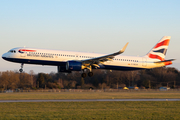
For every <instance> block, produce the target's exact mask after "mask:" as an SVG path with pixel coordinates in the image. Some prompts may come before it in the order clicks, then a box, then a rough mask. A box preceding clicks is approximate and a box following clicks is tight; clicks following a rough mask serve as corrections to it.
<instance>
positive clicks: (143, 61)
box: [142, 58, 147, 67]
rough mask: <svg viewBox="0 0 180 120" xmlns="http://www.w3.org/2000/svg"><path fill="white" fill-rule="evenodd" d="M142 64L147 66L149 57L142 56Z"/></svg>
mask: <svg viewBox="0 0 180 120" xmlns="http://www.w3.org/2000/svg"><path fill="white" fill-rule="evenodd" d="M142 66H143V67H146V66H147V58H142Z"/></svg>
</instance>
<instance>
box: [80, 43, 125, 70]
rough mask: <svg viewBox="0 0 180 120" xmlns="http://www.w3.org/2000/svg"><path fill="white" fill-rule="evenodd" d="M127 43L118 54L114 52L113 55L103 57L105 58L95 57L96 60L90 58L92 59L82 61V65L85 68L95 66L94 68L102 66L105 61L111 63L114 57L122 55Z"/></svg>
mask: <svg viewBox="0 0 180 120" xmlns="http://www.w3.org/2000/svg"><path fill="white" fill-rule="evenodd" d="M128 44H129V43H126V45H125V46H124V47H123V48H122V49H121V50H120V51H118V52H115V53H112V54H109V55H105V56H100V57H96V58H92V59H86V60H82V64H83V65H85V66H89V65H92V66H95V67H98V64H100V63H101V64H102V63H104V62H106V61H112V59H113V58H114V57H115V56H116V55H119V54H121V53H123V52H124V51H125V49H126V47H127V45H128Z"/></svg>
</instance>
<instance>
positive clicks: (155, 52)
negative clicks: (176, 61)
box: [146, 36, 171, 61]
mask: <svg viewBox="0 0 180 120" xmlns="http://www.w3.org/2000/svg"><path fill="white" fill-rule="evenodd" d="M170 39H171V36H164V37H163V38H162V39H161V40H160V41H159V42H158V43H157V44H156V45H155V46H154V47H153V49H151V51H150V52H149V53H148V54H146V56H147V57H149V58H152V59H156V60H158V61H159V60H161V61H164V58H165V56H166V52H167V49H168V45H169V41H170Z"/></svg>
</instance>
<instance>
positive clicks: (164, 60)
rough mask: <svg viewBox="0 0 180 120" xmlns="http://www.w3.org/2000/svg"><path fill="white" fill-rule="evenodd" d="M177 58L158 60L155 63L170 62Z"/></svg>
mask: <svg viewBox="0 0 180 120" xmlns="http://www.w3.org/2000/svg"><path fill="white" fill-rule="evenodd" d="M174 60H176V59H169V60H164V61H158V62H154V63H163V62H169V61H174Z"/></svg>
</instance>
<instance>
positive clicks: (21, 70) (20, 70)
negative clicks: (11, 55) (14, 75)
mask: <svg viewBox="0 0 180 120" xmlns="http://www.w3.org/2000/svg"><path fill="white" fill-rule="evenodd" d="M23 65H24V63H21V69H19V72H20V73H22V72H23Z"/></svg>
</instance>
